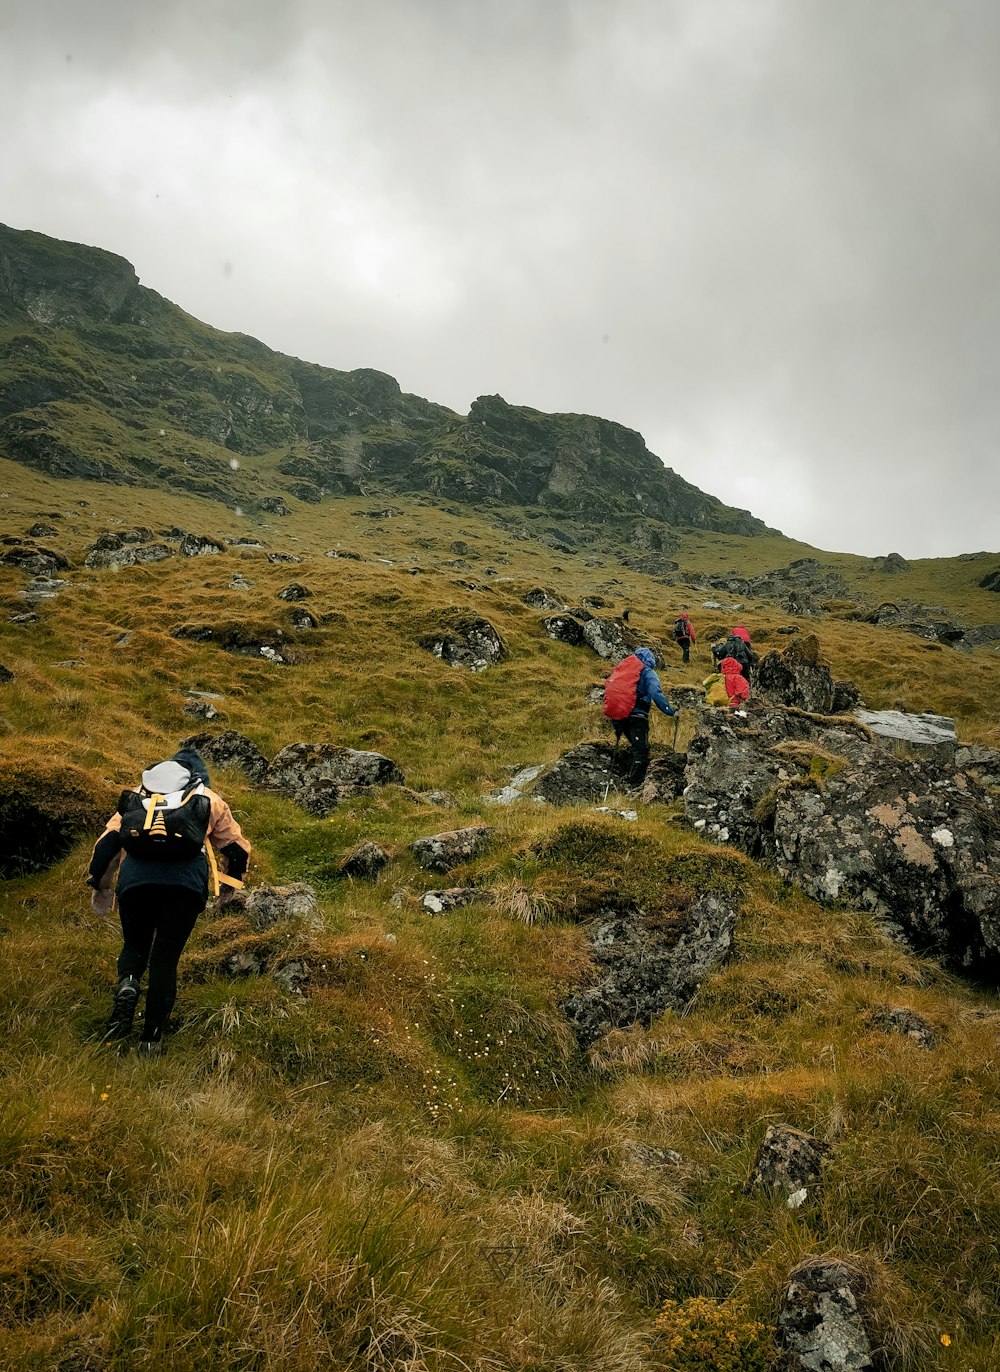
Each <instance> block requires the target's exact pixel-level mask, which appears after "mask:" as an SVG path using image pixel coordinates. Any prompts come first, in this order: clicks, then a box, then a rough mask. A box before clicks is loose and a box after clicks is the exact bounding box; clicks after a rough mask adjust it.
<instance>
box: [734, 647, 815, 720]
mask: <svg viewBox="0 0 1000 1372" xmlns="http://www.w3.org/2000/svg"><path fill="white" fill-rule="evenodd" d="M753 693H754V696H755V697H757V698H759V699H761V700H764V701H767V702H769V703H770V704H772V705H792V706H796V707H797V708H798V709H800V710H809V711H810V712H811V713H812V714H819V715H828V714H830V713H831V712H832V710H833V702H834V695H835V691H834V684H833V677H832V676H831V674H830V668H829V667H828V666H827V665H826V663H825V662H824V661H823V659H822V656H821V654H820V647H819V640H818V639H817V637H816V635H815V634H805V635H803V636H802V637H801V638H797V639H795V641H794V642H793V643H791V644H789V646H788V647H787V648H786V649H785V651H784V652H783V653H768V654H767V656H766V657H765V658H763V659H762V661H761V662H760V664H759V665H758V667H757V669H756V670H755V672H754V676H753Z"/></svg>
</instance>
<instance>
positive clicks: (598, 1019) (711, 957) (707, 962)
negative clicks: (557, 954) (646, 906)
mask: <svg viewBox="0 0 1000 1372" xmlns="http://www.w3.org/2000/svg"><path fill="white" fill-rule="evenodd" d="M735 925H736V914H735V911H734V910H733V908H732V906H731V905H729V904H727V903H726V902H725V901H722V900H720V899H719V897H717V896H712V895H706V896H702V898H701V899H700V900H699V901H698V902H697V904H696V905H695V906H694V907H693V908H692V910H691V912H690V916H689V920H688V923H687V927H686V928H685V930H684V932H683V933H682V934H681V935H680V937H679V938H678V937H677V936H676V934H673V935H667V934H665V933H664V930H663V923H662V920H661V919H659V918H657V919H648V918H647V917H646V915H645V914H644V912H643V911H642V910H631V911H623V912H615V911H608V912H607V913H606V914H605V915H604V916H602V917H601V918H600V919H598V920H596V921H595V922H594V923H593V924H592V925H591V927H590V929H589V931H588V932H589V939H590V950H591V956H592V958H593V960H594V963H595V964H596V966H597V967H598V968H600V969H601V971H602V976H601V979H600V980H599V981H598V982H597V983H596V985H593V986H589V987H587V988H586V989H585V990H583V991H578V992H576V994H574V995H572V996H570V997H569V999H568V1000H566V1001H565V1002H564V1004H563V1010H564V1012H565V1014H566V1017H567V1019H568V1020H569V1023H570V1027H571V1028H572V1030H573V1033H574V1034H575V1035H576V1038H577V1042H578V1043H579V1044H580V1046H581V1047H583V1048H586V1047H587V1046H588V1045H590V1044H591V1043H593V1042H594V1041H595V1040H596V1039H598V1038H600V1037H601V1036H602V1035H604V1034H607V1033H609V1032H610V1031H611V1030H612V1029H622V1028H624V1027H625V1026H626V1025H629V1024H641V1025H643V1026H645V1027H648V1026H649V1025H650V1024H651V1023H652V1021H653V1020H654V1019H655V1018H656V1016H657V1015H660V1014H662V1013H663V1012H664V1010H670V1009H673V1010H683V1008H684V1007H685V1006H686V1005H688V1004H689V1003H690V1001H691V1000H692V999H693V998H694V996H695V994H696V993H697V991H698V988H699V986H700V985H701V983H702V982H703V981H704V979H705V977H706V976H708V974H709V972H711V971H712V969H713V968H715V967H718V966H719V965H720V964H721V963H722V962H724V961H725V959H726V958H727V957H728V956H729V953H730V950H731V948H732V942H733V929H734V928H735Z"/></svg>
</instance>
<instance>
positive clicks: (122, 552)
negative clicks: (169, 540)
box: [83, 543, 173, 571]
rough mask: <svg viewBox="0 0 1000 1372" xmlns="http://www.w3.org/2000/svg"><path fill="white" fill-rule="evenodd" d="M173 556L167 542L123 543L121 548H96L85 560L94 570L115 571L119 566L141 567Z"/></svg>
mask: <svg viewBox="0 0 1000 1372" xmlns="http://www.w3.org/2000/svg"><path fill="white" fill-rule="evenodd" d="M168 557H173V551H172V550H171V549H170V548H168V547H167V545H166V544H165V543H144V544H141V545H138V546H136V545H133V544H127V545H126V544H123V545H122V546H121V547H119V548H95V549H94V550H93V551H91V552H89V553H88V554H87V556H86V557H85V558H84V560H83V565H84V566H85V567H90V568H91V569H92V570H94V571H98V570H102V569H103V570H107V571H115V570H117V569H118V568H119V567H141V566H144V565H146V564H147V563H150V562H164V561H166V559H167V558H168Z"/></svg>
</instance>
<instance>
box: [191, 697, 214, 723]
mask: <svg viewBox="0 0 1000 1372" xmlns="http://www.w3.org/2000/svg"><path fill="white" fill-rule="evenodd" d="M184 713H185V714H186V715H191V717H192V718H193V719H203V720H205V722H206V723H208V722H209V721H210V720H213V719H218V718H219V717H220V716H219V711H218V710H217V709H216V708H215V706H214V705H213V704H212V702H211V701H210V700H189V701H187V703H186V704H185V706H184Z"/></svg>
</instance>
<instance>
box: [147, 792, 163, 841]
mask: <svg viewBox="0 0 1000 1372" xmlns="http://www.w3.org/2000/svg"><path fill="white" fill-rule="evenodd" d="M165 800H166V797H165V796H157V795H152V796H150V797H149V804H148V805H147V806H146V818H145V820H144V821H143V825H142V827H143V830H144V831H145V832H146V833H151V834H161V833H162V834H165V833H166V832H167V826H166V825H165V824H164V822H163V816H162V814H160V815H158V814H157V810H156V807H157V805H158V804H162V803H163V802H164V801H165Z"/></svg>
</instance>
